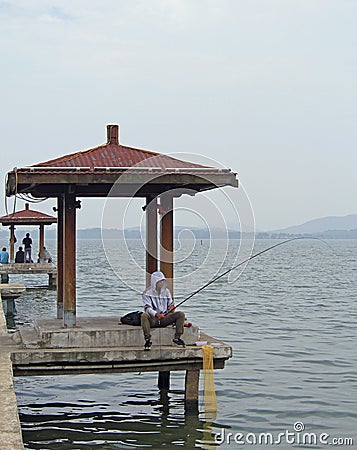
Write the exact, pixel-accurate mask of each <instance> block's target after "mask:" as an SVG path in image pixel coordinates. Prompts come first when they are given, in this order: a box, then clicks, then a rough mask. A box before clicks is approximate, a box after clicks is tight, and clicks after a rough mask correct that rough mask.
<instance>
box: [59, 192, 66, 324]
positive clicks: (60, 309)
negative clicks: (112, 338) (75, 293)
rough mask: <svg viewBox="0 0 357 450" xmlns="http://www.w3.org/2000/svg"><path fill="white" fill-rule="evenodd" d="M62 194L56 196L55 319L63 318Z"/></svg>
mask: <svg viewBox="0 0 357 450" xmlns="http://www.w3.org/2000/svg"><path fill="white" fill-rule="evenodd" d="M63 287H64V286H63V196H62V195H59V196H58V197H57V319H63Z"/></svg>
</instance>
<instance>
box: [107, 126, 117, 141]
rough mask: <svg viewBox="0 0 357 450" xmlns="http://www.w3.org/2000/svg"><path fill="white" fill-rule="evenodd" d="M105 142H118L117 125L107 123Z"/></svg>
mask: <svg viewBox="0 0 357 450" xmlns="http://www.w3.org/2000/svg"><path fill="white" fill-rule="evenodd" d="M107 144H119V125H107Z"/></svg>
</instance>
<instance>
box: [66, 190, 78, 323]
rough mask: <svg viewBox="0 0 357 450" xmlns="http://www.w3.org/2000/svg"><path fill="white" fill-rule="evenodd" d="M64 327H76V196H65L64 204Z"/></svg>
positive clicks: (70, 194) (71, 194)
mask: <svg viewBox="0 0 357 450" xmlns="http://www.w3.org/2000/svg"><path fill="white" fill-rule="evenodd" d="M63 213H64V214H63V221H64V227H63V237H64V240H63V285H64V289H63V326H64V328H67V327H70V328H71V327H74V326H75V325H76V196H75V194H74V193H66V194H64V202H63Z"/></svg>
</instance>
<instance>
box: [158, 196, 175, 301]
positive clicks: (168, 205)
mask: <svg viewBox="0 0 357 450" xmlns="http://www.w3.org/2000/svg"><path fill="white" fill-rule="evenodd" d="M160 205H161V210H162V213H163V215H162V218H161V224H160V225H161V230H160V240H161V246H160V270H161V272H163V274H164V275H165V277H166V279H167V285H168V288H169V289H170V292H171V295H172V297H174V289H173V288H174V286H173V285H174V212H173V198H172V195H170V194H163V195H162V196H160Z"/></svg>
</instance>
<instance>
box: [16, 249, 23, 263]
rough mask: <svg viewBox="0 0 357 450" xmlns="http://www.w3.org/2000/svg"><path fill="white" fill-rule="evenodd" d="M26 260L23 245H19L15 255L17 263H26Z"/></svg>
mask: <svg viewBox="0 0 357 450" xmlns="http://www.w3.org/2000/svg"><path fill="white" fill-rule="evenodd" d="M24 262H25V252H24V251H23V250H22V247H19V249H18V250H17V252H16V255H15V263H24Z"/></svg>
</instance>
